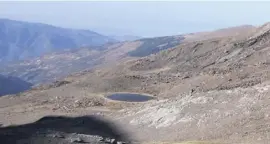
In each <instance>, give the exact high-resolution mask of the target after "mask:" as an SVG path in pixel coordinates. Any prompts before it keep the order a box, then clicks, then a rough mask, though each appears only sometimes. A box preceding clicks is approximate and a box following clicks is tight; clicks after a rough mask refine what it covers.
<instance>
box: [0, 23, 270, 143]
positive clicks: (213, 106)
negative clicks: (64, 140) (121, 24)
mask: <svg viewBox="0 0 270 144" xmlns="http://www.w3.org/2000/svg"><path fill="white" fill-rule="evenodd" d="M259 29H261V28H258V29H257V30H258V31H260V30H259ZM253 34H254V36H253V37H250V35H245V34H243V37H242V36H241V37H231V36H230V37H227V36H226V37H217V38H215V37H213V38H211V39H206V40H200V41H184V42H183V43H181V44H180V45H178V46H176V47H174V48H173V49H167V50H163V51H161V52H158V53H156V54H152V55H150V56H147V57H142V58H139V59H135V60H134V59H130V60H127V61H121V62H120V63H118V64H117V65H115V64H112V65H110V66H109V65H107V67H99V68H96V69H92V70H90V71H84V72H79V73H74V74H72V75H71V76H69V77H67V78H65V79H63V80H62V81H58V82H55V83H53V84H51V85H46V86H41V87H38V88H36V89H33V90H31V91H28V92H25V93H22V94H20V95H18V96H16V97H15V96H5V97H1V98H0V105H1V109H0V110H1V112H0V117H1V121H2V123H3V124H4V125H10V124H12V123H13V124H21V123H27V122H29V121H34V120H36V119H38V118H40V117H41V116H44V115H52V114H53V115H54V114H57V115H58V114H60V115H85V114H99V115H103V116H105V117H109V118H111V119H112V120H114V121H116V122H117V123H119V124H120V125H122V126H123V127H124V128H125V129H127V130H128V131H130V132H131V134H132V135H133V136H134V139H137V140H142V141H144V142H148V141H150V142H151V141H169V142H172V141H173V142H175V141H190V140H198V141H208V142H209V141H211V142H212V141H213V142H216V141H217V142H220V143H252V144H253V143H256V144H257V143H261V144H264V143H267V142H268V141H269V140H270V138H269V137H268V135H269V134H270V133H269V131H270V127H269V122H268V120H269V115H270V113H269V110H270V107H269V103H270V101H269V99H270V98H269V92H270V89H269V87H270V86H269V78H270V73H269V68H268V63H269V62H268V61H269V58H268V57H269V56H268V55H269V52H268V51H269V48H270V47H268V46H269V42H270V41H269V40H270V39H269V38H270V35H269V30H265V32H262V34H261V35H256V33H255V32H254V33H253ZM244 35H245V36H244ZM112 92H136V93H147V94H151V95H154V96H155V97H156V99H154V100H151V101H149V102H144V103H126V102H118V101H112V100H109V99H107V98H106V97H105V96H106V95H107V94H109V93H112Z"/></svg>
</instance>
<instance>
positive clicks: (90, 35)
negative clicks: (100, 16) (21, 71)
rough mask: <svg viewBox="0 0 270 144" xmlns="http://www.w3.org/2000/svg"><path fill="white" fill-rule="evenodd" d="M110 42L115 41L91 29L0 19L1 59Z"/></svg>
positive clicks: (28, 56)
mask: <svg viewBox="0 0 270 144" xmlns="http://www.w3.org/2000/svg"><path fill="white" fill-rule="evenodd" d="M110 42H115V40H114V39H112V38H110V37H108V36H103V35H101V34H98V33H96V32H93V31H90V30H76V29H67V28H61V27H56V26H52V25H47V24H41V23H29V22H22V21H15V20H9V19H0V62H1V61H2V62H3V61H14V60H22V59H25V58H31V57H37V56H42V55H43V54H46V53H51V52H57V51H61V50H65V49H76V48H80V47H86V46H100V45H103V44H105V43H110Z"/></svg>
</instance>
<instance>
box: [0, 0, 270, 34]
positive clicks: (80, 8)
mask: <svg viewBox="0 0 270 144" xmlns="http://www.w3.org/2000/svg"><path fill="white" fill-rule="evenodd" d="M269 7H270V2H256V1H255V2H232V1H231V2H230V1H228V2H220V1H216V2H130V1H129V2H52V1H47V2H33V1H32V2H11V1H7V2H3V1H0V18H8V19H14V20H22V21H29V22H40V23H46V24H51V25H56V26H61V27H65V28H76V29H89V30H93V31H96V32H99V33H101V34H105V35H118V36H121V35H136V36H142V37H154V36H166V35H177V34H183V33H191V32H199V31H210V30H215V29H219V28H226V27H230V26H238V25H244V24H250V25H261V24H263V23H265V22H268V21H270V15H269V14H270V9H269Z"/></svg>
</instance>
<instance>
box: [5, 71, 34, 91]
mask: <svg viewBox="0 0 270 144" xmlns="http://www.w3.org/2000/svg"><path fill="white" fill-rule="evenodd" d="M31 86H32V84H31V83H28V82H26V81H23V80H21V79H19V78H16V77H11V76H9V77H6V76H3V75H0V96H3V95H8V94H16V93H19V92H22V91H25V90H28V89H30V88H31Z"/></svg>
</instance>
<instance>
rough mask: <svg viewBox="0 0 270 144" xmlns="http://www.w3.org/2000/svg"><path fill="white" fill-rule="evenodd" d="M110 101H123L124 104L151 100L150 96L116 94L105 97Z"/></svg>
mask: <svg viewBox="0 0 270 144" xmlns="http://www.w3.org/2000/svg"><path fill="white" fill-rule="evenodd" d="M107 98H108V99H111V100H117V101H125V102H145V101H148V100H151V99H153V97H151V96H147V95H141V94H131V93H116V94H112V95H109V96H108V97H107Z"/></svg>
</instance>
